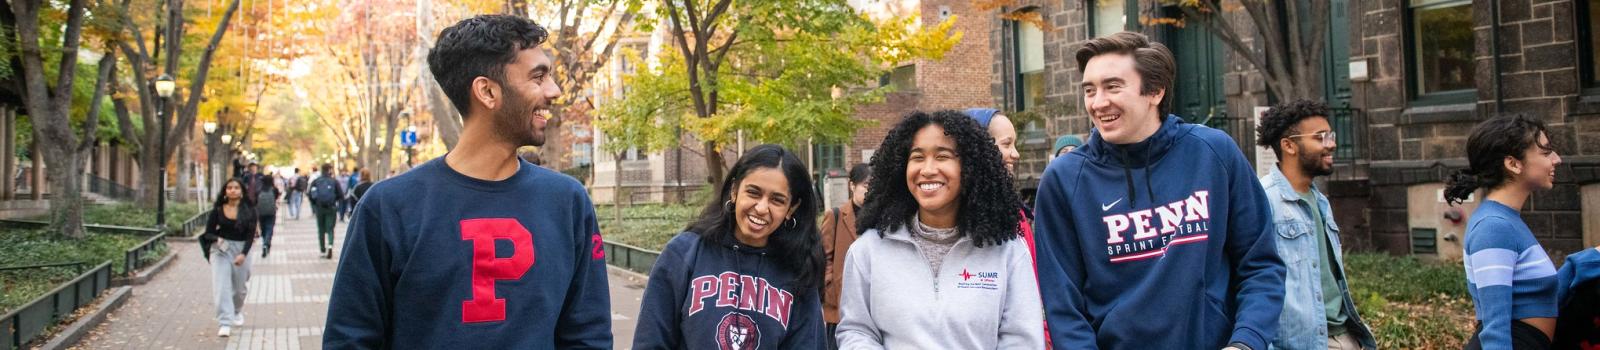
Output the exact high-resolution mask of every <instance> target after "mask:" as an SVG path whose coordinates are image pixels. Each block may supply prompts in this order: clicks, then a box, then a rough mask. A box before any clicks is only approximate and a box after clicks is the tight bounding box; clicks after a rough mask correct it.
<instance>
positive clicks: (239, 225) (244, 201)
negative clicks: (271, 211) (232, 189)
mask: <svg viewBox="0 0 1600 350" xmlns="http://www.w3.org/2000/svg"><path fill="white" fill-rule="evenodd" d="M230 183H232V184H239V210H238V211H237V212H235V213H234V217H233V219H234V228H236V229H238V230H239V231H240V232H248V233H250V234H254V233H255V227H256V207H255V203H250V200H249V199H250V196H247V195H245V194H246V192H245V190H244V189H245V186H244V181H243V180H240V178H237V177H235V178H231V179H228V181H223V182H222V188H219V189H217V201H216V202H212V203H211V220H210V222H212V223H217V222H222V221H221V220H222V219H223V218H224V217H223V214H222V206H224V205H227V204H228V184H230Z"/></svg>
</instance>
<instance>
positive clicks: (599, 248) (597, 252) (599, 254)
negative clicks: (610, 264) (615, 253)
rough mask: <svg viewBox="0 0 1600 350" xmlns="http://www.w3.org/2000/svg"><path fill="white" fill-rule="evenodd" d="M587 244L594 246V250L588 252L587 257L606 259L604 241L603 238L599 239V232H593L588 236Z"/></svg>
mask: <svg viewBox="0 0 1600 350" xmlns="http://www.w3.org/2000/svg"><path fill="white" fill-rule="evenodd" d="M589 244H590V245H593V246H594V252H592V253H590V254H589V258H590V259H592V260H605V259H606V242H605V240H602V239H600V233H599V232H595V233H594V235H593V236H589Z"/></svg>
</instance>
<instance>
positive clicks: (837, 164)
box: [811, 144, 844, 174]
mask: <svg viewBox="0 0 1600 350" xmlns="http://www.w3.org/2000/svg"><path fill="white" fill-rule="evenodd" d="M811 147H812V150H811V152H812V153H811V156H812V157H813V158H812V159H811V165H812V171H815V172H816V173H818V174H827V173H828V170H830V169H844V145H840V144H833V145H829V144H813V145H811Z"/></svg>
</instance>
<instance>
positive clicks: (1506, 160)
mask: <svg viewBox="0 0 1600 350" xmlns="http://www.w3.org/2000/svg"><path fill="white" fill-rule="evenodd" d="M1546 134H1547V132H1546V131H1545V125H1544V123H1543V122H1541V121H1539V120H1537V119H1532V118H1529V117H1525V116H1520V115H1516V116H1502V117H1496V118H1494V119H1490V120H1487V121H1484V122H1483V123H1480V124H1478V125H1477V126H1475V127H1473V128H1472V134H1471V135H1470V136H1468V137H1467V160H1468V161H1469V162H1470V167H1469V168H1468V169H1465V170H1462V171H1460V172H1457V173H1456V174H1455V175H1452V176H1451V178H1450V185H1449V188H1447V189H1445V199H1446V200H1448V201H1450V202H1451V203H1452V204H1454V203H1460V202H1461V201H1462V200H1464V199H1467V198H1469V197H1471V196H1472V194H1473V192H1476V191H1477V190H1478V189H1479V188H1484V189H1487V193H1486V194H1485V195H1484V196H1483V197H1484V201H1483V204H1482V205H1479V206H1478V209H1477V211H1475V212H1474V213H1473V214H1472V219H1471V220H1468V222H1467V237H1466V258H1465V259H1463V261H1462V262H1463V264H1465V267H1466V272H1467V292H1468V293H1471V294H1472V300H1473V304H1474V305H1475V308H1476V309H1477V310H1476V311H1477V319H1478V326H1477V331H1476V332H1475V333H1474V334H1473V336H1472V339H1470V340H1468V341H1467V346H1466V348H1467V349H1548V348H1550V339H1551V337H1552V335H1553V334H1554V333H1555V329H1556V318H1555V317H1556V268H1555V264H1553V263H1551V262H1550V258H1549V256H1547V255H1546V254H1545V250H1544V247H1541V246H1539V241H1538V240H1536V239H1534V238H1533V232H1532V231H1531V230H1529V229H1528V225H1527V224H1526V223H1524V222H1522V216H1521V215H1519V214H1518V212H1519V211H1521V210H1522V207H1523V205H1524V204H1526V203H1527V201H1528V196H1529V195H1530V194H1532V193H1533V192H1536V191H1544V190H1549V189H1550V188H1551V187H1553V186H1554V185H1555V178H1556V166H1558V165H1561V156H1560V155H1557V154H1556V151H1555V148H1553V147H1552V146H1551V145H1550V139H1549V138H1548V137H1547V136H1546Z"/></svg>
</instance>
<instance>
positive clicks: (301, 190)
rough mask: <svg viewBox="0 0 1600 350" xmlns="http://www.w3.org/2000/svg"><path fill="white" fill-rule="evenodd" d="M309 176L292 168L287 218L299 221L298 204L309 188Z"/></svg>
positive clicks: (298, 169)
mask: <svg viewBox="0 0 1600 350" xmlns="http://www.w3.org/2000/svg"><path fill="white" fill-rule="evenodd" d="M309 177H310V174H301V173H300V168H294V174H293V176H291V177H290V178H289V181H287V182H288V183H289V198H288V200H287V203H286V204H288V205H289V217H290V218H292V219H295V220H300V202H301V200H302V199H304V198H305V195H306V190H307V189H308V188H309V187H311V179H309Z"/></svg>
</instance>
